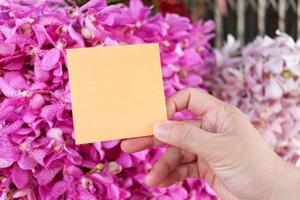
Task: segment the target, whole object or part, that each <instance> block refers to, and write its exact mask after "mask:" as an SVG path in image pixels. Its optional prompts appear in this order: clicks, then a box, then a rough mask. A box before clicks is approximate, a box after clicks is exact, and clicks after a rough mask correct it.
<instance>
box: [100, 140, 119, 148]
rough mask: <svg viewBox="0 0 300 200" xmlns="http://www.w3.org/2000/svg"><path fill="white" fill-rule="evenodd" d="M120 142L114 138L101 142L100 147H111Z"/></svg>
mask: <svg viewBox="0 0 300 200" xmlns="http://www.w3.org/2000/svg"><path fill="white" fill-rule="evenodd" d="M119 143H120V140H114V141H108V142H102V147H103V148H104V149H111V148H114V147H115V146H117V145H118V144H119Z"/></svg>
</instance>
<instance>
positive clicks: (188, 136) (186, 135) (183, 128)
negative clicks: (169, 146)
mask: <svg viewBox="0 0 300 200" xmlns="http://www.w3.org/2000/svg"><path fill="white" fill-rule="evenodd" d="M177 133H178V134H176V135H177V140H178V142H179V143H184V144H186V145H190V144H192V143H193V141H194V137H193V133H192V129H191V126H189V125H187V124H182V125H180V126H178V127H177Z"/></svg>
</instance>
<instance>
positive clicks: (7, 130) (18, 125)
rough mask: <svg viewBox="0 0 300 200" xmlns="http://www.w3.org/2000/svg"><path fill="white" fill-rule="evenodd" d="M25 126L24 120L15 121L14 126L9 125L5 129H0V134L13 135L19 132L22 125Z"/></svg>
mask: <svg viewBox="0 0 300 200" xmlns="http://www.w3.org/2000/svg"><path fill="white" fill-rule="evenodd" d="M23 124H24V121H23V120H16V121H14V122H13V123H12V124H10V125H7V126H5V127H3V128H1V129H0V134H1V135H4V134H11V133H14V132H15V131H17V130H18V129H19V128H21V127H22V125H23Z"/></svg>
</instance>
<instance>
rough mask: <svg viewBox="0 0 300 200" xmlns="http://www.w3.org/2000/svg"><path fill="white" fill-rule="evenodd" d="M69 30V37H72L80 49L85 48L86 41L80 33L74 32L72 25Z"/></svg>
mask: <svg viewBox="0 0 300 200" xmlns="http://www.w3.org/2000/svg"><path fill="white" fill-rule="evenodd" d="M68 30H69V35H70V37H71V38H72V39H73V40H75V41H76V44H77V45H78V47H84V46H85V45H84V40H83V38H82V36H81V34H79V33H78V32H76V31H75V30H74V28H73V27H72V25H70V26H69V28H68Z"/></svg>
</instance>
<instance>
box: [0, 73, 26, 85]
mask: <svg viewBox="0 0 300 200" xmlns="http://www.w3.org/2000/svg"><path fill="white" fill-rule="evenodd" d="M4 80H5V81H6V82H7V83H8V84H9V85H10V86H11V87H13V88H16V89H25V88H27V87H28V85H27V83H26V80H25V79H24V77H23V76H22V75H21V74H20V73H19V72H15V71H13V72H7V73H5V76H4Z"/></svg>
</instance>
